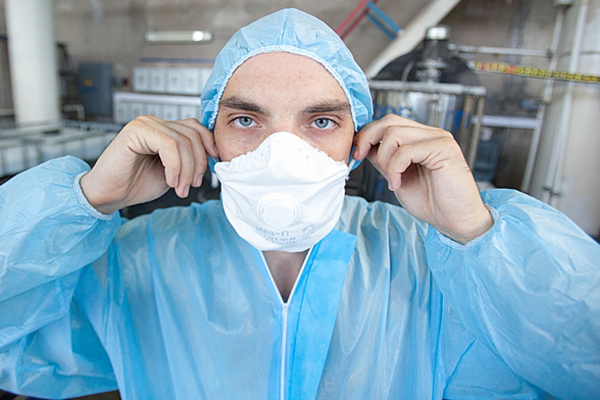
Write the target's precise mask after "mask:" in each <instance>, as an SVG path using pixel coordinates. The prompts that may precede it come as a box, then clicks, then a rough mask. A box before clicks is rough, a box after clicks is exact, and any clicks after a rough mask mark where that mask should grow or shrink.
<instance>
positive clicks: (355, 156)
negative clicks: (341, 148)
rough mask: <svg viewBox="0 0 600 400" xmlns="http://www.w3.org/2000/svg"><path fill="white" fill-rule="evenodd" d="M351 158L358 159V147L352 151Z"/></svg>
mask: <svg viewBox="0 0 600 400" xmlns="http://www.w3.org/2000/svg"><path fill="white" fill-rule="evenodd" d="M352 157H354V158H357V157H358V147H357V148H355V149H354V151H353V152H352Z"/></svg>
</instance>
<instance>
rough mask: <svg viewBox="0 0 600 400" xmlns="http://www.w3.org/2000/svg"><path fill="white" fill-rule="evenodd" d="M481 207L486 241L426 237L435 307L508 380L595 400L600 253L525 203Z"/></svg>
mask: <svg viewBox="0 0 600 400" xmlns="http://www.w3.org/2000/svg"><path fill="white" fill-rule="evenodd" d="M482 197H483V200H484V202H485V203H486V204H487V205H488V206H489V207H490V209H491V211H492V214H493V217H494V220H495V221H494V225H493V227H492V228H491V230H490V231H488V232H487V233H486V234H484V235H482V236H481V237H479V238H477V239H475V240H473V241H471V242H469V243H468V244H466V245H460V244H458V243H456V242H453V241H452V240H450V239H448V238H446V237H444V236H443V235H441V234H439V233H438V232H437V231H436V230H435V229H433V228H430V230H429V232H428V235H427V239H426V251H427V258H428V262H429V266H430V268H431V270H432V273H433V276H434V278H435V280H436V283H437V284H438V285H439V287H440V290H441V291H442V293H443V295H444V298H445V300H446V301H447V302H448V304H449V305H450V306H451V307H452V309H453V310H454V312H455V313H456V314H457V315H458V317H459V318H460V320H461V321H462V322H463V323H464V325H465V327H466V328H467V329H468V330H469V331H470V332H471V333H473V334H474V335H475V336H476V337H477V338H478V339H479V340H481V341H482V342H483V343H484V344H485V345H486V346H487V347H488V348H489V349H491V350H492V351H493V352H495V353H496V354H497V355H499V356H500V357H501V358H502V359H503V360H504V361H505V362H506V363H507V364H508V366H509V367H510V368H511V369H512V370H513V371H514V372H515V373H516V374H517V375H520V376H521V377H523V378H524V379H525V380H527V381H529V382H531V383H532V384H534V385H536V386H538V387H540V388H541V389H543V390H545V391H547V392H548V393H550V394H552V395H554V396H557V397H560V398H576V399H592V398H599V396H600V394H599V393H600V267H599V260H600V246H599V245H598V244H597V243H596V242H595V241H594V240H592V239H591V238H590V237H589V236H588V235H587V234H586V233H585V232H583V231H582V230H581V229H580V228H579V227H577V226H576V225H575V224H574V223H573V222H572V221H571V220H569V219H568V218H567V217H566V216H565V215H563V214H562V213H560V212H558V211H556V210H554V209H552V208H550V207H548V206H546V205H545V204H543V203H541V202H539V201H537V200H535V199H533V198H531V197H528V196H525V195H523V194H520V193H518V192H515V191H509V190H495V191H490V192H484V193H483V194H482Z"/></svg>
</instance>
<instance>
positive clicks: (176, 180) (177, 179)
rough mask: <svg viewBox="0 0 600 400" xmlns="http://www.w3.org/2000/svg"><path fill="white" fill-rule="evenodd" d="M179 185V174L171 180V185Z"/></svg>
mask: <svg viewBox="0 0 600 400" xmlns="http://www.w3.org/2000/svg"><path fill="white" fill-rule="evenodd" d="M177 186H179V176H176V177H175V180H173V187H177Z"/></svg>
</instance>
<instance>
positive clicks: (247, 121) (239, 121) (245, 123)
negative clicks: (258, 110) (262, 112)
mask: <svg viewBox="0 0 600 400" xmlns="http://www.w3.org/2000/svg"><path fill="white" fill-rule="evenodd" d="M233 122H234V123H235V124H236V125H237V126H239V127H241V128H250V127H252V126H254V124H256V122H254V120H253V119H252V118H250V117H238V118H236V119H234V120H233Z"/></svg>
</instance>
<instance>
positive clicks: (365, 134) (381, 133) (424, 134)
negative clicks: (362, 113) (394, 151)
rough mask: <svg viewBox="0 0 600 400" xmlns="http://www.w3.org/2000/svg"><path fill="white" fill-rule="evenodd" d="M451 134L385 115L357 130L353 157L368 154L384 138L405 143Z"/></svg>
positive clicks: (360, 157) (359, 157) (358, 157)
mask: <svg viewBox="0 0 600 400" xmlns="http://www.w3.org/2000/svg"><path fill="white" fill-rule="evenodd" d="M447 135H451V134H449V133H448V132H445V131H443V130H441V129H438V128H433V127H430V126H426V125H422V124H419V123H417V122H414V121H411V120H409V119H406V118H402V117H399V116H397V115H392V114H389V115H386V116H385V117H383V118H382V119H380V120H378V121H374V122H371V123H370V124H368V125H366V126H365V127H363V129H361V130H360V132H358V134H357V136H356V139H355V146H356V150H355V153H354V155H353V156H354V157H355V158H357V159H363V158H364V157H366V156H367V154H369V151H370V149H371V147H372V146H374V145H376V144H379V143H381V142H382V141H383V140H384V138H386V137H390V138H395V140H396V141H397V142H398V144H406V143H411V142H415V141H419V140H426V139H431V138H434V137H440V136H447Z"/></svg>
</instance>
